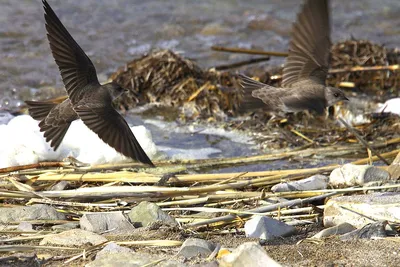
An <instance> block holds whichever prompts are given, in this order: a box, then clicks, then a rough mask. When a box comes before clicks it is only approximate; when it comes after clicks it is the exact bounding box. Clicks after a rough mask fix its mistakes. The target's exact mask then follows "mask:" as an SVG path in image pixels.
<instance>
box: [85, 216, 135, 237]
mask: <svg viewBox="0 0 400 267" xmlns="http://www.w3.org/2000/svg"><path fill="white" fill-rule="evenodd" d="M79 223H80V226H81V229H83V230H87V231H90V232H94V233H104V232H107V233H111V234H127V233H130V232H132V231H134V229H135V227H134V226H133V225H132V224H131V223H130V222H129V220H128V219H127V218H126V217H125V216H124V214H123V213H122V212H121V211H114V212H92V213H85V214H84V215H83V216H82V218H81V219H80V222H79Z"/></svg>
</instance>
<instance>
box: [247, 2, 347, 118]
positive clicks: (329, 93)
mask: <svg viewBox="0 0 400 267" xmlns="http://www.w3.org/2000/svg"><path fill="white" fill-rule="evenodd" d="M330 48H331V40H330V19H329V3H328V0H308V1H306V3H305V4H304V5H303V8H302V11H301V12H300V13H299V14H298V16H297V20H296V22H295V23H294V24H293V28H292V39H291V41H290V44H289V55H288V57H287V59H286V62H285V65H284V68H283V77H282V87H273V86H270V85H267V84H264V83H261V82H258V81H255V80H253V79H251V78H249V77H247V76H245V75H242V74H239V78H240V84H241V86H242V87H243V89H244V90H243V102H242V103H243V107H242V109H245V110H246V109H248V108H259V107H263V109H264V110H266V111H270V112H273V113H277V114H282V113H289V112H298V111H303V110H313V111H315V112H316V113H318V114H323V113H324V112H325V109H326V107H329V106H332V105H334V104H335V103H337V102H339V101H341V100H348V99H347V97H346V96H345V94H344V93H343V91H342V90H340V89H338V88H335V87H330V86H326V85H325V80H326V76H327V72H328V67H329V58H330V57H329V56H330Z"/></svg>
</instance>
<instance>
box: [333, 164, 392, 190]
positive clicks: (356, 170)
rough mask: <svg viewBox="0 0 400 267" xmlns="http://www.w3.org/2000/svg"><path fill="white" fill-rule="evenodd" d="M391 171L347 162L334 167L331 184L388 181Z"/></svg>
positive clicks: (348, 184) (360, 183)
mask: <svg viewBox="0 0 400 267" xmlns="http://www.w3.org/2000/svg"><path fill="white" fill-rule="evenodd" d="M389 179H390V174H389V172H387V171H385V170H383V169H380V168H378V167H374V166H371V165H354V164H351V163H348V164H345V165H343V166H342V167H339V168H336V169H334V170H333V171H332V172H331V174H330V176H329V184H330V185H331V186H333V187H343V186H355V185H364V184H366V183H369V182H373V181H387V180H389Z"/></svg>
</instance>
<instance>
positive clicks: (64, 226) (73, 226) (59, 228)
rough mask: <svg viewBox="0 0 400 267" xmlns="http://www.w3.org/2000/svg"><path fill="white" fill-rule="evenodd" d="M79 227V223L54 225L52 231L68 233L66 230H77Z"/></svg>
mask: <svg viewBox="0 0 400 267" xmlns="http://www.w3.org/2000/svg"><path fill="white" fill-rule="evenodd" d="M78 227H79V222H67V223H63V224H57V225H53V226H52V227H51V229H52V230H56V231H66V230H71V229H76V228H78Z"/></svg>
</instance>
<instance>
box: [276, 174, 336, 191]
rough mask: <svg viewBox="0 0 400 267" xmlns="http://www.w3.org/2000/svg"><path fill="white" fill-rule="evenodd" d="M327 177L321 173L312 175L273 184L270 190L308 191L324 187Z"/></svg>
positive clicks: (326, 183) (326, 184) (325, 186)
mask: <svg viewBox="0 0 400 267" xmlns="http://www.w3.org/2000/svg"><path fill="white" fill-rule="evenodd" d="M328 180H329V178H328V177H327V176H325V175H322V174H317V175H313V176H311V177H308V178H306V179H302V180H298V181H291V182H286V183H279V184H276V185H274V186H273V187H272V188H271V190H272V191H273V192H289V191H308V190H320V189H326V188H327V186H328Z"/></svg>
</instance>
